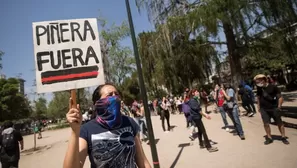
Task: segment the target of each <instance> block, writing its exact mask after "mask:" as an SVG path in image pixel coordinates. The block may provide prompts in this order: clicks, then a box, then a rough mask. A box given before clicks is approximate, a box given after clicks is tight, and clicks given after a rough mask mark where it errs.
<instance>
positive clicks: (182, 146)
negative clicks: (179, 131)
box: [170, 143, 191, 168]
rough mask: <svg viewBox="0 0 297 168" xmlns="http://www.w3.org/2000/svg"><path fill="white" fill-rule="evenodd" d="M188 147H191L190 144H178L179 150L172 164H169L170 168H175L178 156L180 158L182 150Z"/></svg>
mask: <svg viewBox="0 0 297 168" xmlns="http://www.w3.org/2000/svg"><path fill="white" fill-rule="evenodd" d="M188 146H191V143H183V144H179V145H178V147H179V148H180V150H179V152H178V154H177V156H176V158H175V159H174V161H173V163H172V164H171V166H170V168H175V166H176V164H177V162H178V160H179V158H180V156H181V154H182V152H183V150H184V148H185V147H188Z"/></svg>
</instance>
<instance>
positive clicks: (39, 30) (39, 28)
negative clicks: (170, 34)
mask: <svg viewBox="0 0 297 168" xmlns="http://www.w3.org/2000/svg"><path fill="white" fill-rule="evenodd" d="M47 31H48V29H47V28H46V27H44V26H42V25H39V26H36V27H35V33H36V40H37V45H40V37H41V36H43V35H45V34H46V33H47ZM49 43H50V42H49V39H47V44H49Z"/></svg>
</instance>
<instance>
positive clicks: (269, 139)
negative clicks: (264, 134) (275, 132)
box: [264, 138, 273, 145]
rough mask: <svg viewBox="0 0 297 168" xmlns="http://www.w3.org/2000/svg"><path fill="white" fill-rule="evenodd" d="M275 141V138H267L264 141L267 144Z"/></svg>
mask: <svg viewBox="0 0 297 168" xmlns="http://www.w3.org/2000/svg"><path fill="white" fill-rule="evenodd" d="M272 142H273V140H272V139H271V138H267V139H266V140H265V142H264V144H265V145H269V144H271V143H272Z"/></svg>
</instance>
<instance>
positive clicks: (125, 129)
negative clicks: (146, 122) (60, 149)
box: [63, 84, 151, 168]
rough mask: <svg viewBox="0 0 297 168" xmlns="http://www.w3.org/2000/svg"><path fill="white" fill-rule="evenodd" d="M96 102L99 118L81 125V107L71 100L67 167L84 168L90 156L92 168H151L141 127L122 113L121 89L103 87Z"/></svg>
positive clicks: (96, 97) (108, 85) (97, 95)
mask: <svg viewBox="0 0 297 168" xmlns="http://www.w3.org/2000/svg"><path fill="white" fill-rule="evenodd" d="M92 100H93V104H94V106H95V111H96V115H97V116H96V118H95V119H93V120H91V121H89V122H88V123H86V124H84V125H82V126H81V122H82V116H81V114H80V112H79V106H78V105H74V104H73V103H72V101H71V99H70V102H69V107H70V110H69V111H68V113H67V114H66V118H67V121H68V122H69V123H70V126H71V136H70V137H69V142H68V148H67V151H66V155H65V158H64V163H63V168H81V167H83V166H84V163H85V159H86V157H87V156H89V160H90V163H91V168H105V167H116V168H127V167H129V168H136V167H139V168H151V165H150V163H149V162H148V160H147V158H146V156H145V154H144V152H143V148H142V146H141V141H140V138H139V126H138V125H137V124H136V122H135V121H134V120H133V119H132V118H130V117H128V116H125V115H122V114H121V111H120V109H121V100H120V98H119V93H118V91H117V89H116V88H115V87H114V86H113V85H111V84H104V85H100V86H98V87H97V88H96V89H95V91H94V93H93V98H92ZM75 107H76V108H75Z"/></svg>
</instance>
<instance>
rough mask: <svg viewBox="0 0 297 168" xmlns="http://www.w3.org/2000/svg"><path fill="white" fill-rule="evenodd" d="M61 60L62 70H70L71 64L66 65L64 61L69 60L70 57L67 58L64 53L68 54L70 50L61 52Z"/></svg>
mask: <svg viewBox="0 0 297 168" xmlns="http://www.w3.org/2000/svg"><path fill="white" fill-rule="evenodd" d="M61 52H62V59H63V68H70V67H72V65H71V64H67V63H66V61H67V60H68V59H71V56H69V55H68V56H67V55H66V53H69V52H70V49H66V50H62V51H61Z"/></svg>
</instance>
